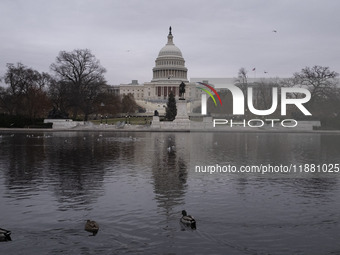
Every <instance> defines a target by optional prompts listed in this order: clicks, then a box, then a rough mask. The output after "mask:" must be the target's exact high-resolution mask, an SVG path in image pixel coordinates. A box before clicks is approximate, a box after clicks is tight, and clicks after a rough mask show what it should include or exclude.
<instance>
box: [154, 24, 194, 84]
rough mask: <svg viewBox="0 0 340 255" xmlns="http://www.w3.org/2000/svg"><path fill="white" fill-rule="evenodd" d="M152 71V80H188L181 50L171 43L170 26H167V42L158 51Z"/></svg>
mask: <svg viewBox="0 0 340 255" xmlns="http://www.w3.org/2000/svg"><path fill="white" fill-rule="evenodd" d="M155 64H156V65H155V67H154V68H153V69H152V71H153V79H152V82H154V81H188V79H187V72H188V69H187V68H186V67H185V61H184V58H183V56H182V52H181V50H180V49H179V48H178V47H177V46H176V45H175V44H174V43H173V35H172V33H171V27H170V28H169V34H168V42H167V44H166V45H165V46H164V47H163V48H162V49H161V50H160V51H159V54H158V57H157V58H156V61H155Z"/></svg>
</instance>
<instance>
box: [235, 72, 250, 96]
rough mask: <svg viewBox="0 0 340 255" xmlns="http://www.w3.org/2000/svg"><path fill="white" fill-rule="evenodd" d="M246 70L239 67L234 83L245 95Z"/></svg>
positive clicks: (246, 83) (246, 85)
mask: <svg viewBox="0 0 340 255" xmlns="http://www.w3.org/2000/svg"><path fill="white" fill-rule="evenodd" d="M247 73H248V71H247V70H246V69H245V68H244V67H241V68H240V70H239V71H238V74H237V79H236V84H237V85H238V87H239V88H240V89H241V90H242V91H243V94H244V95H246V93H247V88H248V76H247Z"/></svg>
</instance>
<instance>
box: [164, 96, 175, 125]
mask: <svg viewBox="0 0 340 255" xmlns="http://www.w3.org/2000/svg"><path fill="white" fill-rule="evenodd" d="M176 115H177V107H176V99H175V96H174V94H173V93H172V92H170V95H169V98H168V103H167V104H166V112H165V118H166V119H167V120H170V121H173V120H174V119H175V117H176Z"/></svg>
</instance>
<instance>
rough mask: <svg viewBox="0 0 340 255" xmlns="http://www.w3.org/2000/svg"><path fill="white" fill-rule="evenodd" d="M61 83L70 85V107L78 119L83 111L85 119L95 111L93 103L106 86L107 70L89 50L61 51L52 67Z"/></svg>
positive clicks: (74, 116)
mask: <svg viewBox="0 0 340 255" xmlns="http://www.w3.org/2000/svg"><path fill="white" fill-rule="evenodd" d="M51 70H52V71H53V72H54V73H55V74H56V77H57V79H58V81H59V82H62V83H63V84H69V85H70V89H69V92H70V94H69V105H70V107H72V110H73V118H74V119H76V118H77V116H78V113H79V110H81V111H82V112H83V113H84V115H85V117H84V119H85V120H87V119H88V115H89V114H90V113H92V111H93V109H94V108H93V102H94V101H95V98H96V96H97V95H98V94H99V92H100V86H101V85H103V84H105V83H106V81H105V78H104V73H105V72H106V70H105V68H104V67H102V66H101V64H100V62H99V60H98V59H96V57H95V56H94V55H93V54H92V53H91V51H90V50H88V49H76V50H74V51H72V52H66V51H61V52H59V55H58V56H57V58H56V62H55V63H53V64H52V65H51Z"/></svg>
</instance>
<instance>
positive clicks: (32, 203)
mask: <svg viewBox="0 0 340 255" xmlns="http://www.w3.org/2000/svg"><path fill="white" fill-rule="evenodd" d="M0 146H1V147H0V216H1V217H0V227H2V228H6V229H10V230H11V231H12V239H13V241H12V242H2V243H0V254H340V241H339V237H340V224H339V220H340V173H290V174H287V173H286V174H278V173H273V174H256V173H217V174H216V173H215V174H209V173H197V172H195V167H196V166H197V165H199V166H203V165H216V164H220V165H233V166H237V167H240V166H242V165H260V164H275V165H280V164H283V165H288V164H297V165H299V164H306V163H307V164H311V163H315V164H323V163H325V164H336V163H337V164H338V163H340V135H335V134H263V133H243V134H242V133H216V134H211V133H175V134H172V133H89V132H84V133H82V132H54V133H49V132H47V133H33V136H32V134H24V133H15V134H14V135H12V133H2V134H1V137H0ZM172 146H173V147H172ZM169 147H170V148H171V147H172V148H173V149H168V148H169ZM182 209H186V210H187V211H188V213H190V214H192V215H193V216H195V218H196V220H197V230H191V229H187V228H183V226H181V225H180V224H179V219H180V216H181V210H182ZM87 219H92V220H96V221H97V222H98V224H99V226H100V230H99V232H98V234H97V235H96V236H90V235H89V233H88V232H86V231H84V225H85V221H86V220H87Z"/></svg>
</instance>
